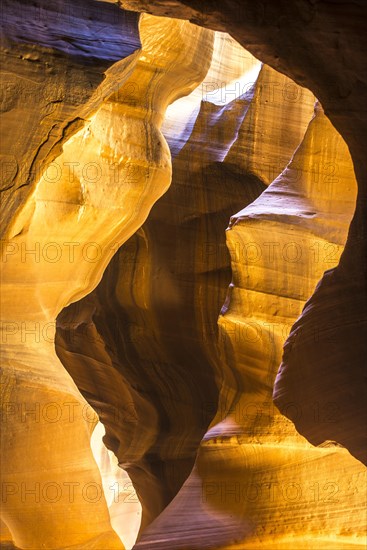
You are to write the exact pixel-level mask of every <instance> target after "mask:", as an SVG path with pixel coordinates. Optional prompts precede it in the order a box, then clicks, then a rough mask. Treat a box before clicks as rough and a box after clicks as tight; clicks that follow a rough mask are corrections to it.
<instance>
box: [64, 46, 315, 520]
mask: <svg viewBox="0 0 367 550" xmlns="http://www.w3.org/2000/svg"><path fill="white" fill-rule="evenodd" d="M221 38H222V40H223V41H224V42H227V44H224V45H220V44H219V45H218V46H220V47H217V48H216V49H215V50H214V53H213V61H212V67H211V69H210V70H209V73H208V75H207V76H206V77H205V85H206V88H210V89H212V86H210V84H213V83H215V82H218V81H220V82H222V83H223V80H226V77H227V74H226V73H225V72H223V69H221V63H219V62H218V59H217V56H220V55H222V56H223V57H224V56H225V54H226V52H227V51H229V50H231V49H233V47H234V46H233V43H232V42H233V41H230V39H229V38H228V37H225V36H222V37H221ZM241 50H242V49H240V51H239V52H238V55H239V56H240V58H241V55H240V54H241ZM242 52H243V53H242V56H246V55H248V54H246V53H245V52H244V50H242ZM224 59H225V57H224ZM252 63H253V60H252V59H249V64H252ZM217 65H218V66H219V68H220V70H219V71H217V70H216V66H217ZM223 65H224V63H223ZM239 66H241V64H240V63H239ZM242 68H243V69H246V67H245V65H244V66H243V67H242ZM239 76H240V75H239ZM229 78H230V77H229ZM211 79H212V80H211ZM227 79H228V77H227ZM288 83H289V82H287V79H286V77H283V76H282V75H278V73H276V72H275V71H273V70H272V69H270V68H269V67H262V68H261V70H260V73H259V76H258V78H257V80H256V82H255V83H251V84H250V86H248V91H247V92H246V93H245V94H242V95H240V96H239V97H238V98H236V99H234V100H232V101H229V102H228V103H225V99H222V101H219V103H221V104H220V105H216V104H215V103H213V102H212V101H216V102H218V97H217V98H210V97H209V96H208V97H207V98H206V100H205V101H202V102H201V107H200V111H199V113H198V115H197V118H196V121H195V124H194V125H193V128H192V131H191V134H190V137H189V139H188V140H187V142H186V144H185V145H184V146H183V147H182V148H181V150H180V151H179V153H178V154H177V155H176V156H175V158H174V159H173V162H172V171H173V174H172V183H171V187H170V189H169V191H168V192H167V193H166V194H165V195H164V196H163V197H162V199H161V200H160V201H159V202H158V203H157V204H156V205H155V207H154V208H153V209H152V212H151V214H150V216H149V219H148V221H147V222H146V223H145V224H144V225H143V226H142V228H141V229H140V230H139V231H138V232H137V233H136V235H134V237H133V238H132V239H131V240H130V241H129V242H128V243H126V245H125V246H123V247H122V248H121V249H120V250H119V252H118V254H117V255H116V256H115V258H114V259H113V261H112V262H111V264H110V265H109V267H108V268H107V270H106V272H105V274H104V277H103V279H102V281H101V283H100V285H99V286H98V288H97V289H96V291H95V292H94V293H93V295H90V296H88V297H87V298H85V299H84V300H83V301H81V302H78V303H75V304H72V305H71V306H70V307H69V308H67V309H66V310H65V311H64V312H63V313H62V314H61V315H60V316H59V318H58V330H57V338H56V349H57V353H58V355H59V357H60V359H61V360H62V362H63V364H64V365H65V367H66V368H67V370H68V371H69V372H70V374H71V375H72V377H73V379H74V380H75V382H76V384H77V385H78V387H79V388H80V389H81V391H82V393H83V395H84V396H85V397H86V398H87V399H88V400H89V402H90V403H91V404H92V405H93V406H94V407H95V408H96V407H97V410H98V411H99V414H100V418H101V420H102V422H103V423H104V424H105V426H106V437H105V438H104V441H105V443H106V445H107V446H108V448H110V449H112V450H113V451H114V452H115V454H116V455H117V457H118V459H119V461H120V464H121V465H122V466H123V467H124V468H126V470H127V471H128V473H129V474H130V476H131V479H132V480H133V482H134V484H135V486H136V488H137V491H138V494H139V497H140V500H141V502H142V505H143V526H144V525H146V524H147V523H149V522H150V521H151V520H152V519H154V517H155V516H157V515H158V513H160V512H161V510H162V509H163V507H164V506H166V505H167V504H168V502H169V501H170V500H171V499H172V498H173V497H174V496H175V494H176V493H177V491H178V489H179V488H180V486H181V485H182V483H183V482H184V480H185V479H186V477H187V476H188V474H189V472H190V470H191V468H192V466H193V463H194V460H195V456H196V450H197V447H198V445H199V442H200V440H201V438H202V437H203V435H204V433H205V431H206V429H207V427H208V425H209V423H210V421H211V420H212V417H213V415H214V413H215V410H216V401H217V387H216V386H215V385H214V379H215V378H216V377H217V376H218V378H219V379H220V377H221V376H222V370H223V365H222V361H221V358H220V346H219V345H218V343H217V328H216V322H217V316H218V312H219V311H220V308H221V306H222V304H223V301H224V299H225V293H226V287H227V285H228V283H229V281H230V278H231V272H230V259H229V256H228V253H227V252H226V249H225V228H226V226H227V223H228V219H229V217H230V215H231V213H232V212H233V211H234V210H237V209H238V208H239V207H241V206H243V204H244V201H246V202H247V203H251V202H252V201H253V200H254V199H255V198H256V197H257V196H258V195H259V194H260V193H261V192H262V191H263V190H264V189H265V188H266V185H265V184H266V183H267V182H268V179H269V175H268V174H269V167H272V170H276V169H277V167H276V166H274V165H273V160H274V157H273V156H272V149H271V148H270V143H272V144H274V145H275V144H276V145H277V155H278V156H277V158H278V165H277V166H278V171H281V169H282V168H284V166H285V165H286V162H287V161H286V160H285V159H289V158H290V157H291V156H292V154H293V151H294V148H295V147H296V146H297V145H298V144H299V142H300V141H301V139H302V137H303V133H304V131H305V130H306V126H307V123H308V121H309V119H310V118H311V116H312V112H313V96H312V94H311V93H309V92H308V91H307V90H302V91H300V90H299V89H298V87H297V86H296V89H297V93H299V95H300V97H301V95H303V98H304V99H303V101H298V102H292V104H291V109H290V108H289V104H288V101H287V98H286V96H284V95H283V94H282V90H283V88H284V84H288ZM270 84H271V85H272V86H273V87H274V88H275V89H277V91H278V94H277V95H276V97H275V98H273V101H270V100H269V96H268V95H267V94H266V93H265V95H264V96H262V90H263V89H264V88H265V89H266V88H267V87H269V86H270ZM294 86H295V85H294ZM224 89H225V88H224ZM195 95H196V94H195V92H193V97H195ZM210 99H212V101H210ZM180 102H181V100H180V101H178V104H179V103H180ZM254 120H256V121H259V122H258V124H257V125H256V128H254V127H253V126H254V124H253V121H254ZM264 120H267V121H268V124H269V126H270V127H271V128H272V130H271V135H269V138H268V141H265V142H264V141H263V132H262V131H261V129H262V128H265V124H264V122H260V121H264ZM273 121H275V124H274V125H273ZM269 134H270V131H269ZM180 139H181V140H182V137H180ZM250 143H251V169H250V168H249V169H248V170H245V168H244V167H243V166H241V159H242V156H243V155H244V154H245V153H244V151H245V150H246V147H247V148H248V149H250V146H249V144H250ZM208 144H210V145H208ZM205 145H206V148H205V151H203V147H204V146H205ZM171 147H172V149H173V150H174V149H175V143H174V141H173V137H171ZM248 156H249V158H250V155H248ZM282 159H283V160H282ZM256 163H258V165H259V166H260V165H263V166H264V167H265V166H266V165H267V166H268V170H267V171H266V172H265V170H264V171H263V172H261V170H260V169H259V170H258V173H259V176H263V179H260V178H259V176H257V175H256V170H255V164H256ZM252 168H253V169H252ZM91 341H93V345H95V351H94V355H95V356H96V355H97V354H98V355H100V354H102V353H103V356H104V357H105V359H104V362H103V369H104V372H101V369H100V367H98V366H94V364H91V365H90V366H89V368H93V369H96V372H97V373H98V378H94V377H91V376H90V374H89V377H87V376H86V374H84V375H82V372H83V369H82V367H81V365H80V363H81V362H83V363H84V362H85V356H87V358H88V357H90V345H91ZM102 349H103V351H102ZM107 363H108V365H110V367H109V372H110V374H109V375H108V376H106V370H105V369H106V364H107ZM142 372H144V375H142ZM117 387H119V388H120V389H119V391H116V389H117ZM122 392H124V393H123V395H125V404H126V409H125V407H123V408H122V409H121V406H119V404H118V403H119V401H118V400H119V397H120V395H121V394H122ZM116 409H119V410H120V411H121V410H123V412H124V414H121V415H120V416H119V417H118V418H116V415H113V413H114V412H115V411H116ZM127 416H129V417H130V419H129V420H127ZM145 433H146V438H147V439H146V440H147V442H149V445H147V447H146V448H145V447H144V446H143V445H142V438H143V434H145ZM148 437H149V439H148Z"/></svg>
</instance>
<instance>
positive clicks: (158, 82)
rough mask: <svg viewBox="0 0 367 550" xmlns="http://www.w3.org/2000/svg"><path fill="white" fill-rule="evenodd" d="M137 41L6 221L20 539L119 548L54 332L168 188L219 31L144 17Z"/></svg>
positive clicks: (15, 522) (9, 403)
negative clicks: (165, 125) (173, 152)
mask: <svg viewBox="0 0 367 550" xmlns="http://www.w3.org/2000/svg"><path fill="white" fill-rule="evenodd" d="M140 37H141V41H142V50H141V51H138V52H137V53H136V54H134V55H133V56H131V57H130V58H127V60H126V63H125V65H124V72H123V73H122V74H120V75H119V83H120V87H119V89H118V90H117V91H116V92H114V93H112V95H111V94H110V95H109V97H108V99H105V100H104V101H103V102H102V97H103V96H100V104H99V108H98V110H97V111H96V112H95V114H93V116H90V117H89V119H88V120H87V121H86V122H85V124H84V125H83V128H82V129H81V130H79V131H78V132H76V133H75V134H74V135H73V136H72V137H71V138H69V139H68V140H67V141H66V142H65V143H64V144H63V150H62V153H61V155H60V156H58V157H57V159H56V161H55V162H54V163H53V165H48V167H47V171H46V172H44V173H43V175H42V176H41V178H40V179H39V180H38V181H37V183H36V184H35V186H34V190H33V192H32V194H31V195H30V197H29V198H28V200H27V201H26V202H25V203H24V204H23V205H22V208H21V209H19V211H18V213H17V215H16V216H15V217H14V218H13V219H12V221H11V224H10V226H9V227H8V228H7V240H6V241H4V246H3V253H4V256H3V263H2V267H3V269H2V283H3V292H2V308H1V314H2V342H3V344H4V345H3V352H2V359H3V367H4V373H3V376H4V377H3V380H4V383H3V384H2V402H3V404H4V415H5V417H4V418H5V420H4V430H3V431H2V436H3V437H2V445H3V446H2V453H3V461H4V467H3V468H2V476H3V477H2V480H3V487H5V492H6V494H5V502H4V505H3V507H2V517H3V519H4V521H5V523H6V524H7V526H8V527H9V529H10V531H11V534H12V537H13V539H14V541H15V543H16V544H17V545H19V546H20V547H29V548H39V547H40V546H41V545H42V546H44V547H48V548H59V547H63V548H66V547H69V546H73V547H75V548H77V547H82V548H88V547H90V548H100V547H101V546H103V547H108V548H115V547H116V548H122V544H121V541H120V540H119V538H118V537H117V535H116V534H115V533H114V532H113V531H112V530H111V527H110V523H109V516H108V512H107V507H106V503H105V500H104V498H102V496H101V494H100V491H101V481H100V473H99V471H98V469H97V467H96V464H95V462H94V460H93V458H92V456H91V451H90V448H89V438H90V434H91V430H92V428H93V425H94V424H95V423H96V415H95V413H94V412H93V411H92V410H91V409H90V408H89V407H88V406H87V405H86V402H85V401H84V400H83V398H82V397H81V395H80V393H79V392H78V391H77V389H76V387H75V384H74V383H73V382H72V379H71V378H70V377H69V376H68V375H67V373H66V371H65V370H64V369H63V368H62V365H61V364H60V362H59V360H58V359H57V357H56V355H55V351H54V345H53V332H54V319H55V318H56V316H57V314H58V313H59V311H60V310H61V309H62V308H63V307H64V306H65V305H67V304H68V303H69V302H70V301H72V300H75V299H77V298H78V297H81V296H83V294H86V293H88V292H89V291H90V290H91V289H92V288H93V287H94V286H95V285H96V284H97V283H98V280H99V279H100V277H101V275H102V273H103V270H104V268H105V266H106V264H107V263H108V261H109V259H110V258H111V257H112V255H113V253H114V252H115V250H116V248H118V247H119V246H120V245H121V243H122V242H123V241H124V240H126V239H127V238H128V237H129V236H131V234H133V233H134V232H135V231H136V229H138V227H139V226H140V225H141V224H142V223H143V221H144V220H145V218H146V216H147V215H148V212H149V209H150V208H151V206H152V204H153V203H154V201H155V200H156V199H157V198H158V197H159V196H160V195H161V194H162V193H163V192H164V191H165V190H166V188H167V186H168V185H169V182H170V176H171V164H170V156H169V150H168V147H167V144H166V142H165V140H164V138H163V136H162V134H161V133H160V131H159V126H160V124H161V121H162V118H163V114H164V110H165V108H166V107H167V105H168V104H169V103H170V102H172V101H174V100H175V99H176V98H178V97H180V95H183V94H186V93H189V92H190V91H191V90H192V89H193V88H195V87H196V86H197V84H198V83H199V82H200V81H201V80H202V79H203V77H204V75H205V74H206V72H207V69H208V66H209V60H210V56H211V48H212V42H213V33H212V32H211V31H205V30H202V29H200V28H198V27H194V26H191V25H190V24H189V23H185V22H181V21H170V20H166V19H163V20H161V19H156V18H151V17H149V16H147V17H144V18H142V20H141V22H140ZM188 37H190V40H189V42H188V43H187V42H184V40H187V38H188ZM193 45H196V46H194V47H193ZM207 60H208V61H207ZM170 82H174V87H173V86H172V85H170ZM76 152H77V158H78V160H77V161H76V158H75V155H76ZM96 159H98V163H97V162H96ZM55 171H56V175H55ZM76 268H77V269H76ZM19 286H20V287H21V292H16V291H15V289H16V288H17V287H19ZM95 360H97V357H96V358H95ZM120 398H121V397H120ZM32 407H35V411H34V412H33V413H32V411H33V409H32ZM29 408H31V412H28V409H29ZM51 409H52V410H51ZM48 411H49V412H48ZM55 415H56V416H55ZM25 425H26V431H25ZM10 440H11V441H12V445H9V444H8V442H9V441H10ZM4 484H5V485H4ZM34 485H35V490H36V494H35V496H32V494H29V493H28V492H27V491H31V490H34ZM70 487H72V490H73V492H72V494H71V496H70V491H69V489H70ZM90 487H92V489H91V490H90ZM75 488H76V490H75V492H74V489H75ZM93 488H94V492H93ZM48 490H50V491H51V495H49V493H48V492H47V491H48ZM24 491H26V493H24ZM39 491H40V492H41V493H40V495H41V496H39V495H38V492H39ZM45 491H46V492H45ZM52 491H56V494H55V493H54V492H52ZM86 491H87V493H86ZM88 491H90V493H89V492H88ZM96 491H97V493H96ZM50 503H51V504H52V506H50ZM60 517H62V518H63V520H62V522H60V521H59V518H60ZM39 525H41V526H42V528H41V529H40V527H39Z"/></svg>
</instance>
